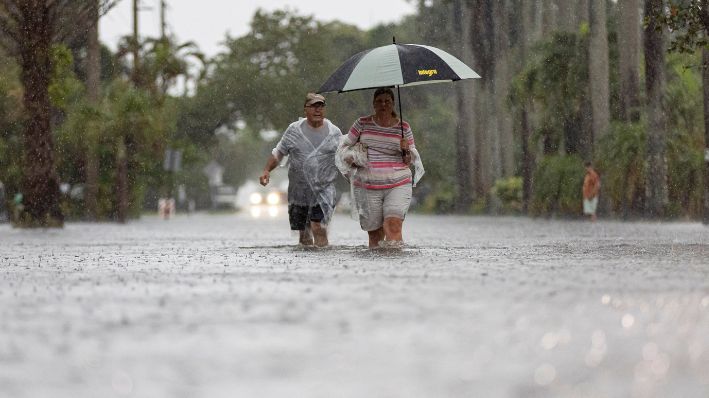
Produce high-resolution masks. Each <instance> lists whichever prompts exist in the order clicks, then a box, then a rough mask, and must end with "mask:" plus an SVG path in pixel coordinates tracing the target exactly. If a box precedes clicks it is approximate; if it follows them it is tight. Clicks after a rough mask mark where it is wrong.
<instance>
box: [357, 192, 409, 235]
mask: <svg viewBox="0 0 709 398" xmlns="http://www.w3.org/2000/svg"><path fill="white" fill-rule="evenodd" d="M411 195H412V189H411V184H404V185H399V186H398V187H394V188H387V189H366V188H362V187H355V198H356V199H355V200H366V201H367V203H366V204H365V205H364V206H363V207H364V208H366V209H367V214H360V216H359V225H360V227H361V228H362V230H364V231H374V230H377V229H379V228H381V227H382V225H384V219H385V218H392V217H393V218H399V219H401V220H403V219H404V218H405V217H406V213H407V212H408V211H409V205H411Z"/></svg>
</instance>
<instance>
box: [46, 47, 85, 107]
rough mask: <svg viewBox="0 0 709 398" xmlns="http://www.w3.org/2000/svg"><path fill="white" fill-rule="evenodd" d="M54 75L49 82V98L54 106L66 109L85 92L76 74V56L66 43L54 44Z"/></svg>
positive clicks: (52, 55) (52, 57)
mask: <svg viewBox="0 0 709 398" xmlns="http://www.w3.org/2000/svg"><path fill="white" fill-rule="evenodd" d="M51 59H52V77H51V81H50V83H49V99H50V101H51V103H52V105H53V106H55V107H57V108H59V109H62V110H66V108H67V107H68V106H69V105H70V104H71V103H73V102H76V101H77V100H78V99H79V98H80V97H81V96H82V95H83V92H84V86H83V84H82V83H81V82H80V81H79V80H78V79H77V78H76V76H75V75H74V70H73V64H74V58H73V56H72V55H71V51H70V50H69V49H68V48H67V47H66V46H64V45H54V46H52V54H51Z"/></svg>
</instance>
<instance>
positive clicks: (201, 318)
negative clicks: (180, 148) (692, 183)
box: [0, 214, 709, 398]
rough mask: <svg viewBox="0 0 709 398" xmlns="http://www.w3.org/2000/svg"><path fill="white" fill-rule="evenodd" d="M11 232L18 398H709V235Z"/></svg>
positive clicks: (149, 220) (7, 256)
mask: <svg viewBox="0 0 709 398" xmlns="http://www.w3.org/2000/svg"><path fill="white" fill-rule="evenodd" d="M404 237H405V240H406V242H407V247H406V248H405V249H404V250H403V251H400V252H386V251H370V250H368V249H367V248H366V242H367V236H366V233H364V232H362V231H360V230H359V226H358V225H357V223H356V222H355V221H353V220H351V219H349V218H348V217H347V216H345V215H337V216H336V217H335V219H334V220H333V223H332V225H331V231H330V242H331V244H332V246H331V247H330V248H327V249H323V250H303V249H299V248H297V247H295V246H294V243H295V242H296V241H297V237H296V236H295V235H292V234H291V232H290V231H288V223H287V220H286V218H285V217H283V216H279V217H276V218H266V219H258V220H255V219H253V218H250V217H249V215H248V214H235V215H206V214H197V215H192V216H179V217H177V218H175V219H172V220H169V221H163V220H160V219H158V218H155V217H144V218H143V219H142V220H140V221H136V222H133V223H130V224H128V225H124V226H120V225H113V224H84V223H77V224H68V225H67V226H66V228H65V229H64V230H60V231H27V230H13V229H11V228H10V227H9V226H7V225H6V224H3V225H0V396H2V397H18V398H25V397H27V398H29V397H32V398H34V397H255V396H258V397H260V398H266V397H323V398H326V397H328V398H329V397H348V398H349V397H352V398H354V397H669V396H677V397H679V396H681V397H707V396H709V228H708V227H704V226H702V225H701V224H698V223H664V224H661V223H652V222H632V223H621V222H613V221H600V222H597V223H594V224H592V223H587V222H582V221H554V220H532V219H526V218H489V217H456V216H422V215H411V216H409V217H408V218H407V220H406V222H405V224H404Z"/></svg>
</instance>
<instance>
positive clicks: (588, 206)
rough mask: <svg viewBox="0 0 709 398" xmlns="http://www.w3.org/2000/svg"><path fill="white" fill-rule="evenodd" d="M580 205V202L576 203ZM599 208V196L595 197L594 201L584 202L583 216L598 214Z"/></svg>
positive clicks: (585, 200) (587, 200) (586, 200)
mask: <svg viewBox="0 0 709 398" xmlns="http://www.w3.org/2000/svg"><path fill="white" fill-rule="evenodd" d="M576 203H578V202H576ZM597 206H598V196H594V197H593V199H584V200H583V214H589V215H591V214H596V207H597Z"/></svg>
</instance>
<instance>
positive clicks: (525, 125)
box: [520, 106, 534, 214]
mask: <svg viewBox="0 0 709 398" xmlns="http://www.w3.org/2000/svg"><path fill="white" fill-rule="evenodd" d="M520 122H521V130H522V212H523V213H524V214H527V212H528V211H529V203H530V202H531V200H532V191H533V185H532V175H533V173H534V151H533V150H532V149H531V148H530V146H529V144H530V139H531V136H532V129H531V126H530V123H529V114H528V111H527V107H526V106H525V107H524V108H523V109H522V112H521V121H520Z"/></svg>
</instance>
